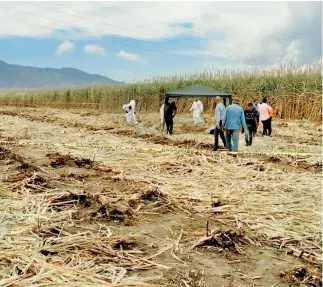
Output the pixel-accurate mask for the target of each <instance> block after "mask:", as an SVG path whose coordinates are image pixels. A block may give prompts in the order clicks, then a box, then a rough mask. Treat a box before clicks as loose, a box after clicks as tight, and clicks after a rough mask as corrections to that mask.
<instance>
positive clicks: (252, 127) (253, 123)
mask: <svg viewBox="0 0 323 287" xmlns="http://www.w3.org/2000/svg"><path fill="white" fill-rule="evenodd" d="M244 116H245V119H246V125H247V128H248V130H249V134H248V133H246V145H247V146H251V144H252V138H253V136H254V134H255V133H256V131H257V114H256V112H255V111H254V109H253V105H252V103H249V104H248V106H247V109H246V110H245V111H244Z"/></svg>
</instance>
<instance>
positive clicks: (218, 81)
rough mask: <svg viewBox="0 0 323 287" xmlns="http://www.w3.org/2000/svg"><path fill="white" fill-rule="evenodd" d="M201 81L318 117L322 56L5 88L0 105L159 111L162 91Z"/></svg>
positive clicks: (283, 114)
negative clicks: (84, 84)
mask: <svg viewBox="0 0 323 287" xmlns="http://www.w3.org/2000/svg"><path fill="white" fill-rule="evenodd" d="M196 83H199V84H204V85H207V86H210V87H213V88H216V89H218V90H220V91H223V92H227V93H231V94H235V95H237V96H239V97H240V98H241V100H242V105H243V106H244V105H246V104H247V103H248V102H250V101H252V100H253V99H254V98H258V99H259V100H261V98H262V97H266V98H267V100H268V103H269V104H271V105H272V106H273V107H274V108H275V109H276V110H277V116H278V117H280V118H286V119H308V120H313V121H321V118H322V60H321V59H320V60H317V61H316V62H315V63H314V64H312V65H308V66H306V65H303V66H297V65H281V66H277V67H271V68H265V69H263V70H260V69H250V70H241V71H239V70H238V71H229V70H224V71H220V70H217V69H207V70H204V71H202V72H196V73H195V74H185V75H174V76H168V77H155V78H151V79H147V80H144V81H140V82H135V83H132V84H128V85H123V86H95V87H89V88H79V89H61V90H44V91H27V92H19V93H17V92H7V93H2V94H1V96H0V104H1V105H14V106H48V107H56V108H80V107H87V108H93V109H102V110H106V111H109V112H117V111H121V109H122V105H123V104H124V103H126V102H129V101H130V100H131V99H135V100H136V101H137V110H138V112H158V111H159V107H160V105H161V103H162V94H163V93H165V92H167V91H170V90H175V89H178V88H183V87H185V86H188V85H191V84H196ZM202 101H203V102H204V105H205V109H206V111H207V112H211V111H213V109H214V100H213V99H202ZM191 102H192V99H180V100H177V104H178V107H179V111H180V112H183V111H185V112H187V111H188V108H189V105H190V104H191Z"/></svg>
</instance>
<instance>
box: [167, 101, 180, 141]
mask: <svg viewBox="0 0 323 287" xmlns="http://www.w3.org/2000/svg"><path fill="white" fill-rule="evenodd" d="M176 112H177V108H176V105H175V102H172V103H166V106H165V123H166V127H167V133H168V134H170V135H172V134H173V125H174V121H173V118H174V117H175V115H176Z"/></svg>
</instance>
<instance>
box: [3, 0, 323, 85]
mask: <svg viewBox="0 0 323 287" xmlns="http://www.w3.org/2000/svg"><path fill="white" fill-rule="evenodd" d="M0 21H1V25H0V60H3V61H5V62H9V63H14V64H19V65H26V66H38V67H53V68H61V67H73V68H78V69H81V70H83V71H85V72H88V73H95V74H101V75H104V76H107V77H109V78H113V79H115V80H122V81H132V80H134V79H144V78H148V77H150V76H157V75H160V76H165V75H169V74H174V73H177V74H179V73H190V72H194V71H196V70H201V69H203V68H206V67H211V66H213V67H217V66H219V67H227V68H235V67H236V68H248V67H262V66H268V65H280V64H283V63H296V64H310V63H312V62H313V61H315V60H316V59H317V58H320V57H321V56H322V3H321V2H59V3H58V2H0Z"/></svg>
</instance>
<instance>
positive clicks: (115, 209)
mask: <svg viewBox="0 0 323 287" xmlns="http://www.w3.org/2000/svg"><path fill="white" fill-rule="evenodd" d="M133 215H134V212H133V211H132V210H131V209H130V208H129V206H127V205H126V204H123V203H108V204H105V205H102V206H101V207H100V208H99V209H98V210H97V211H95V212H93V213H92V217H96V218H100V219H107V220H112V221H119V222H121V221H128V220H130V219H132V218H133Z"/></svg>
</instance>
